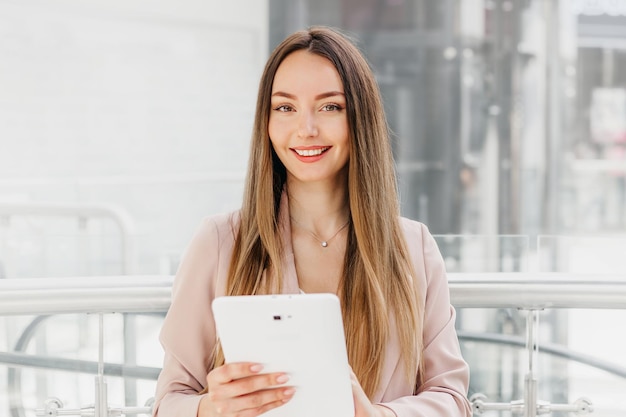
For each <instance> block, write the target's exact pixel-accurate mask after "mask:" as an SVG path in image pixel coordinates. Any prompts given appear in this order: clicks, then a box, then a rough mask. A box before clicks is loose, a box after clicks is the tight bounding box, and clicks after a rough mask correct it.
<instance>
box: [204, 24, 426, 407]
mask: <svg viewBox="0 0 626 417" xmlns="http://www.w3.org/2000/svg"><path fill="white" fill-rule="evenodd" d="M298 50H306V51H308V52H311V53H313V54H317V55H320V56H322V57H324V58H327V59H328V60H329V61H331V62H332V63H333V65H334V66H335V68H336V69H337V72H338V73H339V76H340V78H341V81H342V83H343V87H344V93H345V97H346V112H347V118H348V126H349V132H350V133H349V135H350V157H349V162H348V164H349V168H348V193H349V204H350V216H351V221H350V226H349V231H348V240H347V245H346V254H345V260H344V270H343V276H342V279H341V283H340V286H339V288H340V290H339V297H340V299H341V303H342V311H343V319H344V327H345V333H346V342H347V349H348V357H349V360H350V364H351V366H352V368H353V370H354V372H355V373H356V375H357V377H358V378H359V381H360V383H361V385H362V386H363V389H364V390H365V392H366V394H367V395H368V396H369V397H370V398H371V397H372V396H373V395H374V394H375V392H376V390H377V389H378V388H379V383H380V378H381V374H382V368H383V363H384V358H385V346H386V343H387V342H388V339H389V338H390V337H392V336H393V335H394V334H393V333H392V332H390V326H395V329H396V330H397V335H398V336H397V337H398V342H399V343H400V348H401V355H402V360H403V361H404V365H405V366H406V369H407V378H409V380H408V383H411V384H413V386H415V384H416V383H417V378H418V374H419V368H421V366H420V357H421V351H422V345H423V342H422V314H423V312H422V311H421V308H420V303H419V302H418V299H419V297H418V290H419V289H417V288H416V284H415V282H416V280H415V279H414V277H415V275H414V274H415V273H414V269H413V266H412V264H411V261H410V259H409V256H408V251H407V248H406V244H405V241H404V238H403V236H402V231H401V229H400V225H399V207H398V196H397V190H396V177H395V171H394V165H393V157H392V151H391V144H390V137H389V130H388V126H387V122H386V119H385V115H384V109H383V104H382V100H381V97H380V92H379V90H378V85H377V83H376V81H375V79H374V76H373V73H372V71H371V69H370V67H369V65H368V63H367V62H366V60H365V58H364V57H363V56H362V55H361V53H360V52H359V50H358V49H357V47H356V46H355V45H354V44H353V43H352V42H351V41H350V40H349V39H348V38H347V37H346V36H345V35H343V34H341V33H339V32H338V31H336V30H334V29H330V28H326V27H312V28H310V29H308V30H306V31H300V32H296V33H294V34H292V35H291V36H289V37H288V38H286V39H285V40H284V41H283V42H282V43H281V44H280V45H279V46H278V47H277V48H276V49H275V50H274V52H273V53H272V54H271V56H270V58H269V59H268V61H267V64H266V66H265V70H264V72H263V75H262V77H261V81H260V85H259V92H258V101H257V106H256V117H255V122H254V129H253V133H252V145H251V153H250V160H249V165H248V172H247V179H246V185H245V192H244V198H243V204H242V208H241V211H240V218H239V225H238V226H239V227H238V228H237V232H236V240H235V245H234V251H233V255H232V259H231V264H230V271H229V275H228V282H227V289H226V292H227V294H228V295H245V294H262V293H269V292H280V291H281V278H282V249H283V242H282V241H281V231H280V227H281V225H280V224H279V208H280V199H281V194H282V192H283V186H284V185H285V181H286V170H285V167H284V165H283V164H282V163H281V161H280V160H279V159H278V157H277V155H276V153H275V152H274V150H273V148H272V145H271V143H270V140H269V136H268V122H269V114H270V107H271V105H270V100H271V94H272V85H273V81H274V76H275V74H276V71H277V69H278V67H279V65H280V64H281V63H282V61H283V60H284V59H285V58H286V57H287V56H288V55H289V54H291V53H292V52H295V51H298ZM389 312H393V314H392V315H391V316H390V314H389ZM213 362H214V363H213V366H218V365H221V364H222V363H223V362H224V358H223V355H222V352H221V349H220V348H219V344H218V347H217V349H216V352H215V354H214V359H213Z"/></svg>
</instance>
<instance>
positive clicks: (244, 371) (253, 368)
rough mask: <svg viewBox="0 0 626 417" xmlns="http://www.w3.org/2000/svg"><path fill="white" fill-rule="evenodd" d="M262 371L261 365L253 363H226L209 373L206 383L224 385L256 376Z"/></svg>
mask: <svg viewBox="0 0 626 417" xmlns="http://www.w3.org/2000/svg"><path fill="white" fill-rule="evenodd" d="M262 370H263V365H261V364H260V363H253V362H237V363H228V364H226V365H223V366H220V367H218V368H215V369H213V370H212V371H211V372H209V375H208V376H207V382H209V383H211V382H213V383H216V384H226V383H228V382H230V381H233V380H235V379H240V378H245V377H247V376H251V375H255V374H258V373H259V372H261V371H262Z"/></svg>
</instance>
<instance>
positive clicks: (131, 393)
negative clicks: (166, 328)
mask: <svg viewBox="0 0 626 417" xmlns="http://www.w3.org/2000/svg"><path fill="white" fill-rule="evenodd" d="M99 321H100V317H99V315H98V314H79V315H74V314H67V315H54V316H38V317H30V316H28V317H27V316H14V317H13V316H12V317H2V318H0V332H1V333H2V334H3V335H6V338H5V337H2V338H0V340H6V342H3V343H2V344H1V346H0V350H1V351H2V352H5V353H2V355H3V356H2V357H3V359H4V360H2V361H0V362H2V364H1V365H0V414H2V415H11V416H28V417H30V416H34V415H35V413H36V410H37V409H42V408H44V404H45V401H46V400H48V399H49V398H52V397H55V398H58V399H59V400H60V401H61V402H62V404H63V408H64V409H65V410H69V409H80V408H82V407H93V404H94V401H95V382H96V375H97V372H98V369H99V368H98V361H99V346H100V339H99V337H100V328H99ZM161 321H162V315H130V314H125V315H122V314H108V315H105V316H104V317H103V323H104V327H103V336H104V337H103V360H104V368H103V369H104V374H105V381H106V383H107V393H108V402H109V404H110V406H111V407H117V408H120V407H136V406H144V405H145V404H146V402H147V401H148V400H149V399H150V398H152V397H153V396H154V390H155V385H156V377H157V376H158V372H159V370H160V366H161V364H162V351H161V349H160V346H159V344H158V331H159V329H160V326H161ZM125 333H126V334H127V335H128V336H129V337H126V338H125ZM9 363H13V364H19V365H18V366H15V367H11V366H10V365H9ZM3 410H4V411H3ZM7 410H11V412H10V414H9V412H8V411H7Z"/></svg>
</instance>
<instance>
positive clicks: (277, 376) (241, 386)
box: [207, 364, 289, 400]
mask: <svg viewBox="0 0 626 417" xmlns="http://www.w3.org/2000/svg"><path fill="white" fill-rule="evenodd" d="M231 365H233V366H229V365H225V366H223V367H220V368H217V369H216V372H215V375H212V374H209V376H208V377H207V382H208V384H209V394H210V397H211V399H212V400H222V399H226V398H233V397H240V396H242V395H246V394H248V393H252V392H256V391H261V390H265V389H268V388H272V387H276V386H277V385H283V384H285V383H286V382H288V381H289V376H288V375H287V374H285V373H283V372H275V373H270V374H259V373H258V372H260V370H258V368H255V367H254V365H252V366H250V365H247V364H231ZM228 367H229V368H231V369H222V368H228ZM251 368H253V369H252V370H251ZM218 371H219V372H218Z"/></svg>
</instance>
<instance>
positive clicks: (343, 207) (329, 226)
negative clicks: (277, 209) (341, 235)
mask: <svg viewBox="0 0 626 417" xmlns="http://www.w3.org/2000/svg"><path fill="white" fill-rule="evenodd" d="M287 195H288V197H289V215H290V217H291V218H292V219H293V220H294V221H295V222H297V224H298V225H300V226H301V227H304V228H306V229H307V230H309V231H311V232H313V233H315V234H317V235H319V236H328V235H329V234H331V233H333V232H334V231H336V230H337V229H338V228H339V227H341V226H342V225H344V224H345V223H346V221H347V220H348V218H349V216H350V209H349V205H348V187H347V184H346V183H345V182H343V183H341V184H337V183H321V182H316V183H302V182H299V181H296V180H291V181H290V180H288V181H287Z"/></svg>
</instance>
